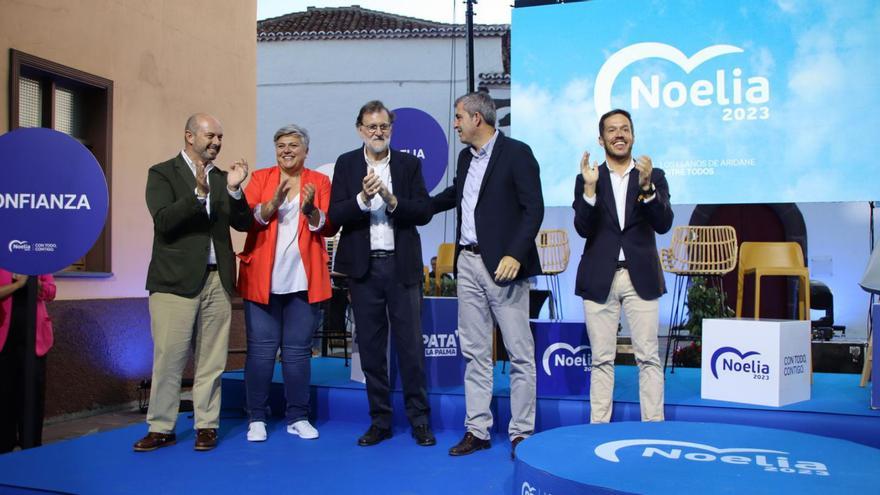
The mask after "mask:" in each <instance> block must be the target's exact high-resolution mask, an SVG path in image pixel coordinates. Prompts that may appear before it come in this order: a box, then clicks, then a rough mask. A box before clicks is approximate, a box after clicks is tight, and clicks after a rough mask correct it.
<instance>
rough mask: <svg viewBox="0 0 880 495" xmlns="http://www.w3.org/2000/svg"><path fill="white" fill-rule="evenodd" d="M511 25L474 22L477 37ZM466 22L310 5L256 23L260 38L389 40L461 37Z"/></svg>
mask: <svg viewBox="0 0 880 495" xmlns="http://www.w3.org/2000/svg"><path fill="white" fill-rule="evenodd" d="M509 33H510V25H509V24H474V36H477V37H481V36H505V35H509ZM464 35H465V26H464V25H463V24H446V23H442V22H434V21H427V20H424V19H416V18H415V17H405V16H401V15H396V14H389V13H386V12H379V11H376V10H369V9H364V8H361V7H360V6H358V5H352V6H351V7H327V8H316V7H309V8H308V9H307V10H306V11H305V12H292V13H290V14H285V15H282V16H279V17H272V18H270V19H263V20H262V21H258V22H257V41H288V40H327V39H387V38H452V37H456V38H461V37H464Z"/></svg>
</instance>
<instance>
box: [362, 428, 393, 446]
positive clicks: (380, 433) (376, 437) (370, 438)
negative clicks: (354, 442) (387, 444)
mask: <svg viewBox="0 0 880 495" xmlns="http://www.w3.org/2000/svg"><path fill="white" fill-rule="evenodd" d="M389 438H391V430H386V429H383V428H379V427H378V426H376V425H370V429H369V430H367V432H366V433H364V434H363V435H362V436H361V437H360V438H358V445H360V446H361V447H369V446H370V445H376V444H377V443H379V442H381V441H382V440H387V439H389Z"/></svg>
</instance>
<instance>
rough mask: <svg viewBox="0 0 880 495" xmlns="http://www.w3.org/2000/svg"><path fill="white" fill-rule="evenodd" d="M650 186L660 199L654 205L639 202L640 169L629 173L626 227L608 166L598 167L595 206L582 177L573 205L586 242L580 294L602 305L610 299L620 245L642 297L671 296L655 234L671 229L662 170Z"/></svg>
mask: <svg viewBox="0 0 880 495" xmlns="http://www.w3.org/2000/svg"><path fill="white" fill-rule="evenodd" d="M651 182H652V183H653V184H654V187H655V188H656V197H655V198H654V199H653V200H652V201H650V202H649V203H642V202H639V201H638V195H639V174H638V171H637V170H635V169H633V171H632V172H630V174H629V182H628V183H627V189H626V210H625V213H624V219H625V221H626V223H625V224H624V227H623V229H621V228H620V221H619V219H618V217H617V209H616V208H615V206H614V192H613V190H612V189H611V172H610V171H609V169H608V165H607V164H606V163H603V164H602V165H600V166H599V181H598V182H597V183H596V205H595V206H590V205H589V203H587V202H586V201H585V200H584V197H583V196H584V178H583V176H581V174H578V175H577V180H576V182H575V187H574V203H572V205H571V206H572V208H574V228H575V230H576V231H577V233H578V234H580V236H581V237H584V238H586V240H587V242H586V244H584V254H583V256H581V262H580V264H579V265H578V272H577V280H576V282H575V294H577V295H578V296H580V297H582V298H584V299H589V300H590V301H595V302H597V303H604V302H605V301H606V300H607V299H608V293H609V292H610V291H611V281H612V279H613V278H614V272H615V271H616V269H617V268H616V267H617V258H618V254H619V253H620V248H621V247H622V248H623V255H624V257H625V258H626V262H627V269H628V270H629V276H630V279H631V280H632V284H633V287H634V288H635V290H636V293H638V295H639V297H641V298H642V299H646V300H651V299H657V298H659V297H660V296H662V295H663V294H664V293H665V292H666V284H665V283H664V280H663V271H662V269H661V268H660V258H659V256H658V254H657V242H656V236H655V232H656V233H658V234H665V233H666V232H668V231H669V229H670V227H672V207H671V206H670V204H669V184H667V182H666V176H665V174H664V173H663V170H661V169H659V168H655V169H653V170H652V172H651Z"/></svg>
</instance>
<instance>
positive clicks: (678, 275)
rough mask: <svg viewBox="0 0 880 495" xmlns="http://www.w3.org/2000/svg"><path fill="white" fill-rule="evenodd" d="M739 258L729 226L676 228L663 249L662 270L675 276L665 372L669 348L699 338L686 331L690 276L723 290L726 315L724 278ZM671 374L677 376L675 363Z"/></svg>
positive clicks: (722, 309)
mask: <svg viewBox="0 0 880 495" xmlns="http://www.w3.org/2000/svg"><path fill="white" fill-rule="evenodd" d="M736 258H737V244H736V230H734V228H733V227H731V226H728V225H713V226H704V227H697V226H690V225H684V226H679V227H676V228H675V229H674V230H673V232H672V242H671V244H670V246H669V247H668V248H663V249H661V250H660V264H661V265H662V267H663V271H665V272H667V273H672V274H675V284H674V288H673V291H672V298H673V299H672V309H671V314H670V318H669V334H668V338H667V341H666V357H665V358H664V360H663V369H664V370H665V369H666V363H667V361H669V351H670V349H675V348H677V345H678V343H679V342H681V341H693V340H696V336H694V335H691V333H690V331H688V329H687V328H685V324H686V323H687V319H686V313H687V312H686V307H687V293H688V288H689V286H690V279H691V277H704V278H705V279H706V285H707V286H712V287H716V288H718V289H719V290H720V291H721V301H720V307H719V313H720V314H724V312H725V308H726V304H725V301H724V285H723V282H722V277H723V276H724V275H726V274H728V273H730V272H732V271H733V269H734V268H735V267H736ZM672 373H675V362H674V361H673V363H672Z"/></svg>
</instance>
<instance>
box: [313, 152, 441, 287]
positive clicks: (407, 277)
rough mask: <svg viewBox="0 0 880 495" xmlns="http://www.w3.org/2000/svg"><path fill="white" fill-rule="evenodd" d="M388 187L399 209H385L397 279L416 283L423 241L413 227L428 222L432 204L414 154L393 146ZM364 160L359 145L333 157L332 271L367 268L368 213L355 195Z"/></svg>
mask: <svg viewBox="0 0 880 495" xmlns="http://www.w3.org/2000/svg"><path fill="white" fill-rule="evenodd" d="M388 166H389V167H390V171H391V189H392V192H393V194H394V196H396V197H397V208H395V209H394V211H393V212H391V213H388V217H389V218H390V219H391V220H392V225H393V226H394V253H395V256H394V262H395V274H396V276H397V278H398V280H400V281H402V282H403V283H404V284H407V285H411V284H415V283H420V282H421V281H422V279H423V272H422V267H423V264H422V240H421V238H420V237H419V232H418V230H417V229H416V226H418V225H425V224H426V223H428V222H429V221H430V220H431V203H430V197H429V196H428V191H427V190H425V179H424V177H422V162H421V161H419V159H418V158H416V157H414V156H412V155H409V154H406V153H401V152H399V151H396V150H391V161H390V162H389V165H388ZM366 175H367V162H366V160H365V159H364V148H363V146H362V147H360V148H357V149H355V150H352V151H349V152H348V153H344V154H342V155H340V156H339V158H337V159H336V167H335V169H334V170H333V184H332V186H331V189H330V210H329V212H328V216H329V217H330V222H331V223H332V224H333V225H335V226H339V227H342V233H341V234H340V236H339V245H338V246H337V248H336V260H335V264H334V266H333V269H334V271H337V272H339V273H344V274H346V275H348V276H349V277H353V278H356V279H357V278H362V277H364V276H366V275H367V272H368V270H369V267H370V212H368V211H367V212H364V211H361V209H360V206H358V203H357V199H356V198H355V196H357V195H358V194H359V193H360V192H361V190H362V189H363V184H362V181H363V179H364V176H366Z"/></svg>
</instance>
